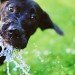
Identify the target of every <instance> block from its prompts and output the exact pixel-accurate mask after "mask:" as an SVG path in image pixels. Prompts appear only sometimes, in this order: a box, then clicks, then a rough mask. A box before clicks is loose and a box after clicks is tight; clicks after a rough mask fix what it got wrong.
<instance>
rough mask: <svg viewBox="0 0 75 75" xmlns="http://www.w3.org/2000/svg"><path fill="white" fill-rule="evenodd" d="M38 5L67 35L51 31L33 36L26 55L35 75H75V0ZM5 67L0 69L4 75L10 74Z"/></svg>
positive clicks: (39, 32)
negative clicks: (5, 70)
mask: <svg viewBox="0 0 75 75" xmlns="http://www.w3.org/2000/svg"><path fill="white" fill-rule="evenodd" d="M36 2H38V4H39V5H40V6H41V7H42V8H43V9H44V10H45V11H46V12H47V13H48V14H49V16H50V17H51V18H52V20H53V21H54V22H55V23H56V24H57V25H58V26H59V27H60V28H61V29H62V30H63V32H64V36H59V35H58V34H56V33H55V31H54V30H50V29H49V30H45V31H43V32H42V31H41V30H40V29H37V31H36V33H35V34H34V35H33V36H31V38H30V40H29V42H28V45H27V47H26V48H25V52H24V54H23V56H24V58H25V60H26V62H27V64H28V65H29V66H30V68H31V69H30V73H31V75H75V33H74V32H75V0H46V1H45V0H36ZM5 68H6V66H5V64H4V65H3V66H1V67H0V75H6V73H5V72H4V71H3V70H4V69H5ZM10 68H11V66H10ZM10 72H11V74H12V75H19V74H18V73H17V72H16V74H13V73H14V72H13V71H12V68H11V70H10ZM12 72H13V73H12Z"/></svg>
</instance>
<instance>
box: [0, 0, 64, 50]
mask: <svg viewBox="0 0 75 75" xmlns="http://www.w3.org/2000/svg"><path fill="white" fill-rule="evenodd" d="M1 1H2V2H1V9H0V20H1V22H2V27H1V35H2V37H3V39H4V40H5V42H7V43H9V44H11V45H12V46H13V47H14V48H19V49H23V48H25V47H26V45H27V42H28V40H29V38H30V36H31V35H32V34H33V33H34V32H35V31H36V29H37V28H38V27H40V28H41V29H42V30H45V29H48V28H51V29H54V30H55V31H56V32H57V33H59V34H61V35H62V34H63V32H62V31H61V30H60V29H59V28H58V27H57V26H56V25H54V23H53V22H52V21H51V19H50V18H49V16H48V15H47V13H46V12H44V11H43V10H42V9H41V8H40V6H39V5H38V4H37V3H35V2H34V1H32V0H7V1H6V0H1Z"/></svg>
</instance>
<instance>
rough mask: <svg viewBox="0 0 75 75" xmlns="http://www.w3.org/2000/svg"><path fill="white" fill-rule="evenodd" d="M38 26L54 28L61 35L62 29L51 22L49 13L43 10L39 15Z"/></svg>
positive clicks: (43, 28)
mask: <svg viewBox="0 0 75 75" xmlns="http://www.w3.org/2000/svg"><path fill="white" fill-rule="evenodd" d="M39 27H40V28H41V29H42V30H45V29H49V28H51V29H54V30H55V31H56V32H57V33H58V34H60V35H63V32H62V30H61V29H60V28H59V27H58V26H57V25H55V24H54V23H53V22H52V20H51V19H50V17H49V15H48V14H47V13H46V12H44V11H43V12H42V13H41V15H39Z"/></svg>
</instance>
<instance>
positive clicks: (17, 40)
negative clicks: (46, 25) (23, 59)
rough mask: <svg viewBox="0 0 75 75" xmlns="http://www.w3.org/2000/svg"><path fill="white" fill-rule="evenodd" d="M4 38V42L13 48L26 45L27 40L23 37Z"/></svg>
mask: <svg viewBox="0 0 75 75" xmlns="http://www.w3.org/2000/svg"><path fill="white" fill-rule="evenodd" d="M4 40H5V42H6V43H8V44H10V45H12V46H13V48H16V49H24V48H25V47H26V45H27V40H26V38H24V37H22V38H21V37H16V38H10V39H7V38H5V39H4Z"/></svg>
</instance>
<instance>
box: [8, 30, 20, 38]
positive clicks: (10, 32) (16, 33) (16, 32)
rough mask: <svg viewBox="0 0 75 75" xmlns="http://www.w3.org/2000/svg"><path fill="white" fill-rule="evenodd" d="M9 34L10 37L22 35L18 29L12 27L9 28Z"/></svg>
mask: <svg viewBox="0 0 75 75" xmlns="http://www.w3.org/2000/svg"><path fill="white" fill-rule="evenodd" d="M8 35H9V36H10V37H19V36H20V32H19V30H18V29H11V30H8Z"/></svg>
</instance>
